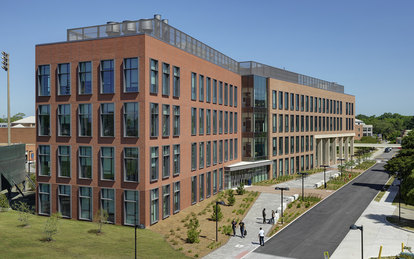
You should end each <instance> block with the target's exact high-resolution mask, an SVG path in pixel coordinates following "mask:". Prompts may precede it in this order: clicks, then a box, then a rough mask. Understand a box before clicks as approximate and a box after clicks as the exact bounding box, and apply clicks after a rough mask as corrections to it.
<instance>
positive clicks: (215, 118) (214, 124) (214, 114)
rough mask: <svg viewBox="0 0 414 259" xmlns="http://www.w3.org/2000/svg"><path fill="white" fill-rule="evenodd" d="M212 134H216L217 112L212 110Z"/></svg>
mask: <svg viewBox="0 0 414 259" xmlns="http://www.w3.org/2000/svg"><path fill="white" fill-rule="evenodd" d="M213 134H214V135H216V134H217V110H213Z"/></svg>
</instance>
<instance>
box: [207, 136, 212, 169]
mask: <svg viewBox="0 0 414 259" xmlns="http://www.w3.org/2000/svg"><path fill="white" fill-rule="evenodd" d="M210 165H211V141H207V142H206V167H209V166H210Z"/></svg>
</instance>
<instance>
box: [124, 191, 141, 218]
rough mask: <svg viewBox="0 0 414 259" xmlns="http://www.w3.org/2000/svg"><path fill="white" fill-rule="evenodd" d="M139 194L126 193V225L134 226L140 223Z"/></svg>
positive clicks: (136, 192) (133, 192)
mask: <svg viewBox="0 0 414 259" xmlns="http://www.w3.org/2000/svg"><path fill="white" fill-rule="evenodd" d="M138 211H139V192H138V191H129V190H125V191H124V212H125V213H124V215H125V216H124V224H125V225H130V226H134V225H137V224H138V223H139V214H138Z"/></svg>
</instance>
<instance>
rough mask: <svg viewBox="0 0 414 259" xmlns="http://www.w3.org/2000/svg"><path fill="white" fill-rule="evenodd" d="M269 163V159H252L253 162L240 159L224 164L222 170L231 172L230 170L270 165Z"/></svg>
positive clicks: (270, 162)
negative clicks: (227, 164) (239, 160)
mask: <svg viewBox="0 0 414 259" xmlns="http://www.w3.org/2000/svg"><path fill="white" fill-rule="evenodd" d="M271 164H272V161H270V160H260V161H253V162H248V161H242V162H239V163H235V164H232V165H229V166H226V167H224V170H226V171H230V172H232V171H238V170H244V169H251V168H256V167H261V166H266V165H271Z"/></svg>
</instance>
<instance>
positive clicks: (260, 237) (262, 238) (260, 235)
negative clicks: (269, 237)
mask: <svg viewBox="0 0 414 259" xmlns="http://www.w3.org/2000/svg"><path fill="white" fill-rule="evenodd" d="M259 243H260V245H261V246H264V230H263V229H262V228H260V231H259Z"/></svg>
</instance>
